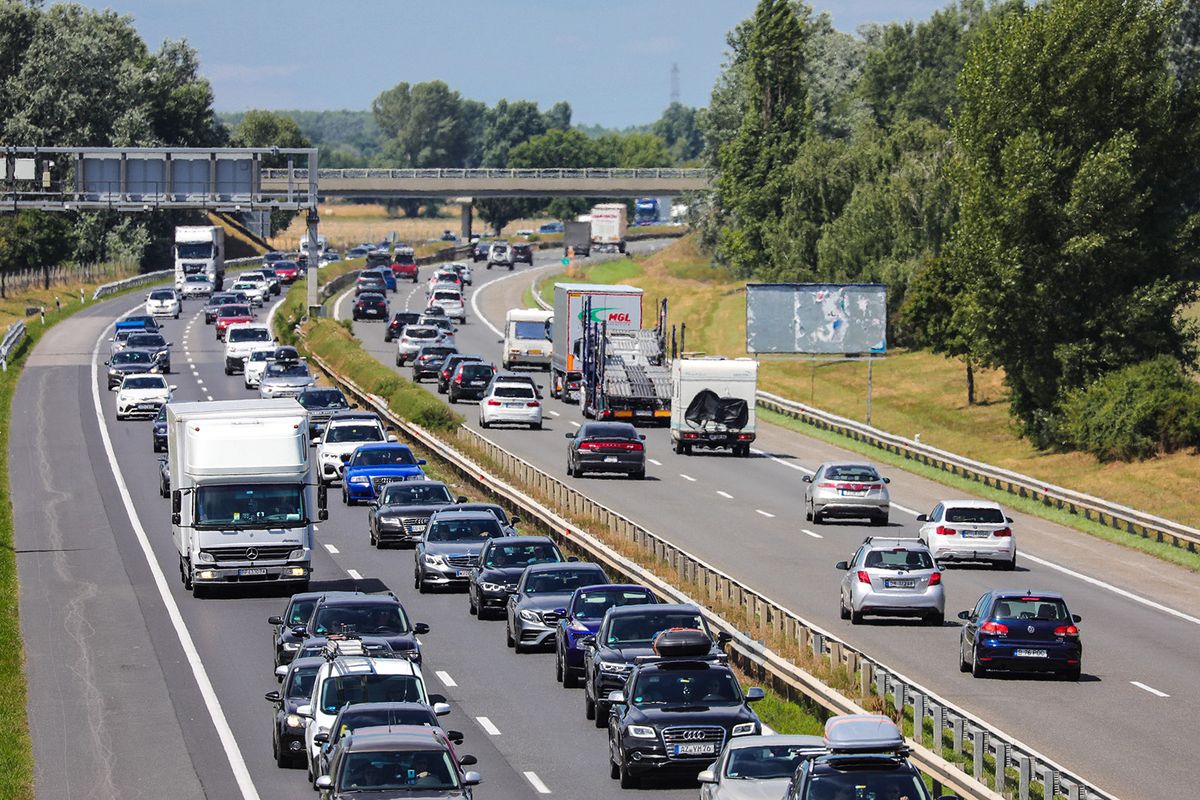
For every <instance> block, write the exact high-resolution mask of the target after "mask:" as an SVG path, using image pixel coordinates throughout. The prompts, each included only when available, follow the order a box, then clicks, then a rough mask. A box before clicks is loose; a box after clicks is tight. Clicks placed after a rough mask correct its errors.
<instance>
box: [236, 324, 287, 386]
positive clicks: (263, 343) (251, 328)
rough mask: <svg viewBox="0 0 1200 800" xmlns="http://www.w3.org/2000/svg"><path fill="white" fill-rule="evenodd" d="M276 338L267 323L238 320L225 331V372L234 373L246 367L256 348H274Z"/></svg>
mask: <svg viewBox="0 0 1200 800" xmlns="http://www.w3.org/2000/svg"><path fill="white" fill-rule="evenodd" d="M275 347H276V343H275V338H274V337H273V336H271V330H270V329H269V328H268V327H267V326H266V325H261V324H259V323H256V322H238V323H234V324H233V325H230V326H229V329H228V330H227V331H225V374H226V375H232V374H234V373H235V372H241V371H242V370H243V369H244V368H245V361H246V359H247V358H248V357H249V356H250V354H251V353H253V352H254V351H255V350H267V349H272V350H273V349H274V348H275Z"/></svg>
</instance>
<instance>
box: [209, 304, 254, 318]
mask: <svg viewBox="0 0 1200 800" xmlns="http://www.w3.org/2000/svg"><path fill="white" fill-rule="evenodd" d="M217 313H218V314H220V315H221V316H222V317H248V316H250V306H221V310H220V311H218V312H217Z"/></svg>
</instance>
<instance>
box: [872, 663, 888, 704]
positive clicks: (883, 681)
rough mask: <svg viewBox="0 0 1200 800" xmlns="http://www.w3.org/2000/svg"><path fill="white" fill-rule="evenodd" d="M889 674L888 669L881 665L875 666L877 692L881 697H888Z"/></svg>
mask: <svg viewBox="0 0 1200 800" xmlns="http://www.w3.org/2000/svg"><path fill="white" fill-rule="evenodd" d="M887 685H888V674H887V670H885V669H882V668H881V667H878V666H876V667H875V694H877V695H879V696H880V697H887Z"/></svg>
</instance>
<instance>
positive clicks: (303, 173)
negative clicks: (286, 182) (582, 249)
mask: <svg viewBox="0 0 1200 800" xmlns="http://www.w3.org/2000/svg"><path fill="white" fill-rule="evenodd" d="M291 174H292V177H293V178H294V179H296V180H307V179H308V170H304V169H297V170H294V171H293V172H292V173H291ZM287 176H288V171H287V170H284V169H264V170H262V177H263V179H264V180H271V179H280V178H286V177H287ZM711 177H712V173H711V171H709V170H707V169H679V168H675V167H662V168H658V167H655V168H649V169H647V168H640V169H609V168H594V167H588V168H580V169H569V168H559V169H487V168H478V169H318V170H317V180H338V179H342V178H351V179H358V178H400V179H405V178H410V179H411V178H536V179H539V180H552V179H558V178H561V179H576V180H577V179H579V178H697V179H704V180H708V179H709V178H711Z"/></svg>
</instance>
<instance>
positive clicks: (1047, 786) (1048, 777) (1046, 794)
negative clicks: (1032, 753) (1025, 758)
mask: <svg viewBox="0 0 1200 800" xmlns="http://www.w3.org/2000/svg"><path fill="white" fill-rule="evenodd" d="M1042 789H1043V792H1042V797H1043V799H1044V800H1050V798H1052V797H1054V795H1055V794H1057V791H1058V770H1056V769H1054V767H1048V766H1046V765H1044V764H1043V765H1042Z"/></svg>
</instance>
